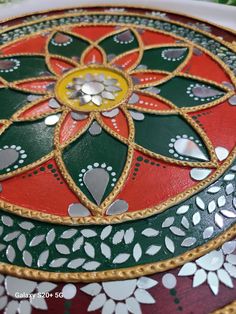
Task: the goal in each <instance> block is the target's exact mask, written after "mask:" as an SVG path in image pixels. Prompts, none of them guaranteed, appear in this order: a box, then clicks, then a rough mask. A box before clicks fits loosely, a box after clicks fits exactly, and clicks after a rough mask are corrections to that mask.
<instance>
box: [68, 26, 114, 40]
mask: <svg viewBox="0 0 236 314" xmlns="http://www.w3.org/2000/svg"><path fill="white" fill-rule="evenodd" d="M114 30H115V27H114V26H86V27H83V26H82V27H79V26H75V27H72V28H71V31H72V32H74V33H76V34H77V35H81V36H83V37H85V38H88V39H90V40H92V41H95V40H98V39H100V38H101V37H103V36H105V35H107V34H109V33H111V32H113V31H114Z"/></svg>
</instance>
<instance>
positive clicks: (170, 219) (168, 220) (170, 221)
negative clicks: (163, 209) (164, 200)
mask: <svg viewBox="0 0 236 314" xmlns="http://www.w3.org/2000/svg"><path fill="white" fill-rule="evenodd" d="M174 220H175V218H174V217H167V218H166V219H165V220H164V222H163V223H162V228H168V227H170V226H171V225H173V223H174Z"/></svg>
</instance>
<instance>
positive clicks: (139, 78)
mask: <svg viewBox="0 0 236 314" xmlns="http://www.w3.org/2000/svg"><path fill="white" fill-rule="evenodd" d="M131 76H132V77H133V78H134V80H133V81H134V84H135V85H138V86H140V87H141V86H145V85H146V84H153V85H156V84H158V83H159V82H160V81H161V80H162V79H164V78H165V77H167V76H168V74H165V73H158V72H155V71H151V72H144V71H140V72H138V71H137V72H134V73H133V74H132V75H131Z"/></svg>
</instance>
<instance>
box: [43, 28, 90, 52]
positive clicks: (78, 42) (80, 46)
mask: <svg viewBox="0 0 236 314" xmlns="http://www.w3.org/2000/svg"><path fill="white" fill-rule="evenodd" d="M65 35H66V36H69V37H71V38H72V42H71V43H70V44H68V45H67V46H55V45H53V44H52V42H50V43H49V46H48V50H49V52H50V53H52V54H57V55H59V56H64V57H68V58H71V57H74V56H75V57H79V58H80V57H81V54H82V52H83V51H84V50H85V49H86V48H87V47H88V46H89V44H88V43H87V42H86V41H85V40H83V39H80V38H78V37H75V36H71V35H69V34H65ZM55 36H56V34H55V35H54V37H55ZM54 37H53V38H54Z"/></svg>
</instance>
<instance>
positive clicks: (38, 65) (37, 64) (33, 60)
mask: <svg viewBox="0 0 236 314" xmlns="http://www.w3.org/2000/svg"><path fill="white" fill-rule="evenodd" d="M6 59H17V60H19V61H20V65H19V68H17V69H16V70H13V71H12V72H7V73H4V72H3V73H0V76H2V77H3V78H4V79H5V80H7V81H10V82H12V81H16V80H23V79H27V78H31V77H38V76H48V75H50V73H49V70H48V68H47V66H46V63H45V58H44V57H39V56H33V57H29V56H21V57H19V56H16V57H11V58H2V59H0V60H6Z"/></svg>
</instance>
